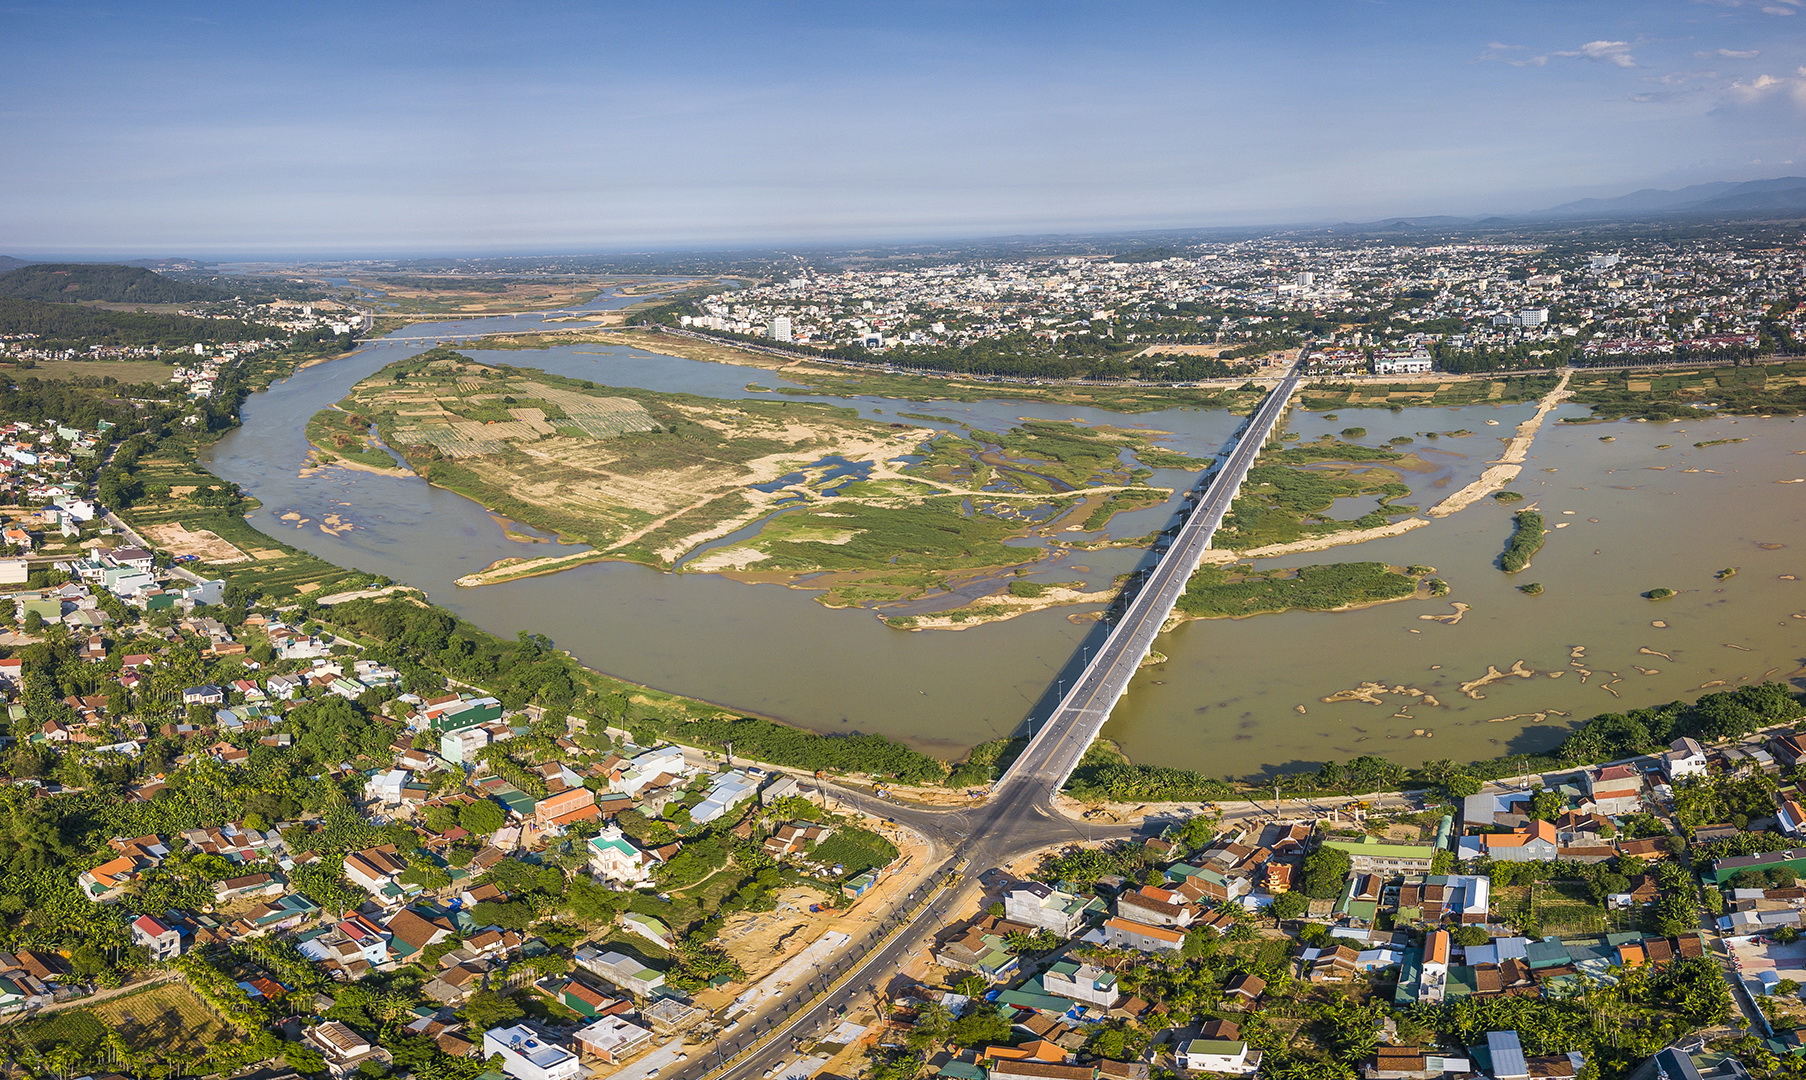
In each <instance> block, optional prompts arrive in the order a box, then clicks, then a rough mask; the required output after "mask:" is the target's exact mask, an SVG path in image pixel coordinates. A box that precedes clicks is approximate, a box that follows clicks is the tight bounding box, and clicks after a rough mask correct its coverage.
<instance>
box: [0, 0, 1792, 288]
mask: <svg viewBox="0 0 1806 1080" xmlns="http://www.w3.org/2000/svg"><path fill="white" fill-rule="evenodd" d="M0 42H5V43H6V44H5V50H4V54H3V55H4V58H5V59H4V63H0V253H7V254H14V255H28V256H29V255H40V256H41V255H48V254H60V255H80V254H84V253H89V254H95V255H99V254H101V253H105V254H106V255H109V256H117V255H124V254H131V255H143V256H178V255H190V256H195V257H221V256H230V255H239V256H246V257H249V256H271V255H285V256H297V255H317V256H337V257H351V256H362V255H368V256H386V255H404V254H412V255H418V254H436V253H464V254H478V253H492V252H510V253H523V254H524V253H555V252H602V251H619V250H645V249H653V248H676V247H692V248H694V247H739V246H755V245H780V246H781V245H783V244H797V245H802V244H830V243H836V242H853V241H861V240H913V239H924V238H935V237H978V236H995V235H1005V234H1015V233H1071V232H1091V231H1111V230H1128V229H1139V228H1168V227H1172V228H1188V227H1210V226H1222V225H1250V224H1285V223H1300V222H1323V221H1338V220H1372V219H1374V218H1379V217H1387V216H1394V215H1427V214H1444V213H1449V214H1472V213H1482V214H1483V213H1510V212H1516V211H1528V210H1535V209H1540V208H1543V207H1547V206H1550V205H1554V204H1556V203H1559V202H1564V201H1567V200H1569V199H1572V198H1576V197H1580V196H1585V195H1615V194H1621V193H1624V192H1627V191H1631V190H1635V189H1638V188H1643V187H1678V186H1683V185H1686V184H1690V183H1698V182H1704V181H1710V180H1726V179H1728V180H1743V179H1758V178H1766V177H1773V176H1786V175H1799V174H1806V0H1648V2H1637V0H1613V2H1581V3H1575V2H1574V0H1548V2H1544V0H1392V2H1387V0H1260V2H1250V0H1228V2H1218V0H1182V2H1166V0H1107V2H1095V3H1079V2H1065V0H1024V2H1019V3H1014V2H985V0H966V2H959V3H953V2H949V3H932V2H919V3H918V2H909V0H873V2H857V0H856V2H848V0H831V2H794V3H783V2H759V0H738V2H734V3H713V2H685V0H659V2H657V3H633V4H629V3H614V2H607V0H592V2H585V0H559V2H509V0H480V2H463V0H358V2H355V3H335V2H331V0H310V2H294V0H278V2H264V0H230V2H218V3H193V2H183V0H159V2H157V3H154V4H153V3H144V2H141V0H131V2H123V3H105V2H84V0H54V2H51V0H43V2H31V0H25V2H17V0H0Z"/></svg>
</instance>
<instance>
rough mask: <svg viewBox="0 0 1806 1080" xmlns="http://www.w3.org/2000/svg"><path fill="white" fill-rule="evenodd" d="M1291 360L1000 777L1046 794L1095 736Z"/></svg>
mask: <svg viewBox="0 0 1806 1080" xmlns="http://www.w3.org/2000/svg"><path fill="white" fill-rule="evenodd" d="M1299 377H1300V376H1299V374H1298V369H1297V367H1296V365H1294V366H1293V368H1292V369H1290V370H1289V371H1288V372H1287V373H1286V376H1285V377H1284V378H1283V379H1281V380H1280V383H1279V385H1278V386H1277V387H1276V388H1275V389H1274V390H1273V392H1272V393H1271V394H1268V395H1267V399H1266V400H1265V401H1263V402H1261V405H1260V408H1258V409H1256V410H1255V411H1254V414H1253V415H1252V416H1250V417H1249V418H1248V422H1247V424H1246V425H1244V426H1243V428H1242V434H1241V436H1240V437H1239V438H1238V439H1237V440H1236V443H1235V448H1234V449H1233V450H1231V451H1230V452H1229V456H1228V457H1227V458H1225V459H1224V460H1223V462H1222V464H1221V466H1219V467H1218V469H1217V471H1216V475H1215V476H1214V477H1213V478H1212V479H1211V481H1210V486H1209V487H1208V488H1206V489H1205V491H1204V494H1203V495H1202V496H1201V497H1200V498H1199V499H1198V504H1197V506H1196V507H1195V508H1194V509H1193V510H1192V512H1191V515H1190V516H1189V517H1188V518H1186V520H1185V523H1184V524H1183V525H1181V526H1180V528H1179V532H1178V534H1177V535H1176V536H1174V537H1173V541H1172V544H1171V545H1170V546H1169V547H1168V548H1167V551H1166V554H1165V555H1164V556H1162V557H1161V559H1160V561H1159V562H1158V563H1157V564H1155V566H1154V568H1153V570H1152V571H1151V572H1150V573H1149V574H1148V576H1147V580H1146V581H1144V582H1143V583H1142V584H1141V586H1140V588H1138V589H1136V590H1135V595H1134V598H1133V599H1132V600H1130V602H1129V606H1128V609H1127V610H1126V611H1124V612H1123V614H1122V617H1121V618H1120V619H1118V620H1117V622H1116V625H1115V626H1114V627H1112V628H1111V630H1110V636H1109V637H1107V638H1105V639H1104V643H1103V645H1102V646H1100V647H1099V648H1098V651H1097V655H1096V656H1095V657H1092V658H1091V661H1090V662H1089V663H1088V664H1087V665H1086V666H1085V670H1084V671H1083V672H1081V673H1080V674H1079V677H1078V679H1077V680H1076V681H1075V682H1074V683H1073V687H1072V689H1071V690H1070V691H1069V692H1067V694H1066V695H1065V696H1064V697H1062V698H1061V699H1060V703H1059V704H1058V705H1057V706H1055V708H1054V711H1053V713H1052V714H1051V715H1050V716H1048V718H1047V719H1046V720H1045V721H1043V722H1042V724H1041V729H1040V731H1038V732H1036V733H1035V737H1034V739H1033V740H1031V741H1030V742H1029V745H1028V749H1027V750H1025V751H1023V753H1022V756H1021V757H1019V758H1017V759H1016V761H1015V763H1014V764H1013V765H1011V766H1010V770H1009V772H1008V773H1006V774H1005V775H1004V778H1003V780H1004V782H1005V783H1008V782H1011V781H1015V780H1018V779H1022V780H1027V781H1029V782H1031V783H1033V784H1035V785H1036V786H1038V787H1041V788H1043V789H1045V790H1046V791H1047V792H1048V794H1049V795H1051V794H1052V793H1053V792H1056V791H1058V790H1060V788H1061V787H1062V786H1064V785H1065V783H1066V780H1067V778H1068V777H1070V776H1071V775H1072V770H1073V769H1074V768H1076V767H1077V766H1078V763H1079V759H1080V758H1082V757H1084V755H1085V751H1086V749H1087V748H1089V747H1090V746H1091V743H1092V742H1093V741H1094V740H1095V739H1096V738H1097V735H1098V732H1099V731H1100V730H1102V728H1103V726H1104V721H1106V720H1108V719H1109V718H1110V711H1111V710H1112V709H1114V708H1116V703H1117V702H1118V701H1120V700H1121V699H1122V696H1123V694H1124V693H1125V692H1127V691H1128V689H1129V680H1131V679H1133V678H1134V677H1135V672H1136V671H1137V670H1139V669H1140V667H1141V662H1142V661H1143V660H1144V659H1146V658H1147V655H1148V650H1149V649H1151V648H1153V645H1154V637H1155V635H1157V634H1159V633H1160V627H1161V626H1162V625H1163V624H1164V623H1165V622H1166V619H1167V616H1169V615H1171V614H1172V613H1173V605H1174V604H1176V603H1177V602H1178V600H1179V596H1180V595H1181V594H1182V593H1184V592H1185V585H1186V582H1188V581H1190V580H1191V575H1192V573H1193V572H1194V571H1195V570H1197V568H1198V560H1199V559H1201V558H1203V556H1204V552H1205V549H1207V548H1209V547H1210V540H1211V537H1212V536H1214V535H1215V534H1216V531H1217V527H1218V526H1220V525H1221V524H1222V523H1223V516H1224V515H1225V514H1227V513H1228V512H1229V506H1230V504H1231V503H1233V502H1234V501H1235V496H1236V494H1237V493H1238V492H1240V491H1241V489H1242V481H1243V480H1245V479H1246V478H1247V476H1248V470H1249V469H1250V468H1252V467H1253V465H1254V462H1255V459H1256V458H1258V457H1259V456H1260V451H1261V447H1262V446H1264V445H1265V444H1266V441H1267V436H1268V435H1270V434H1271V433H1272V431H1273V426H1274V425H1275V424H1276V423H1278V421H1279V417H1280V415H1281V414H1282V413H1284V411H1285V406H1286V402H1287V401H1289V400H1290V399H1291V396H1292V392H1293V391H1294V390H1296V389H1297V388H1298V380H1299Z"/></svg>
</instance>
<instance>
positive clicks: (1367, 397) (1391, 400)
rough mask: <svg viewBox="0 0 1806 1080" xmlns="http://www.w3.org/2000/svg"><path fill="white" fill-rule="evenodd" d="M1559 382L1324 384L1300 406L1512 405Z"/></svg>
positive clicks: (1538, 378) (1539, 378) (1522, 378)
mask: <svg viewBox="0 0 1806 1080" xmlns="http://www.w3.org/2000/svg"><path fill="white" fill-rule="evenodd" d="M1558 378H1559V376H1556V375H1512V376H1502V377H1500V378H1496V379H1487V378H1475V379H1425V380H1423V381H1421V382H1398V383H1370V382H1335V381H1333V380H1324V381H1321V382H1313V383H1310V384H1307V385H1306V386H1305V388H1304V390H1303V391H1302V392H1301V394H1300V397H1299V404H1300V405H1301V406H1302V407H1303V408H1306V409H1311V410H1314V411H1318V412H1321V411H1325V410H1329V409H1347V408H1358V407H1360V406H1362V405H1395V404H1396V405H1434V406H1454V405H1481V404H1494V405H1498V404H1509V403H1512V402H1517V401H1528V400H1530V399H1532V398H1537V397H1541V396H1542V395H1543V394H1546V393H1548V392H1549V390H1550V389H1551V388H1553V387H1554V386H1555V382H1556V380H1557V379H1558Z"/></svg>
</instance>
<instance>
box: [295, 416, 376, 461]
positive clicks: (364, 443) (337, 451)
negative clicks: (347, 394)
mask: <svg viewBox="0 0 1806 1080" xmlns="http://www.w3.org/2000/svg"><path fill="white" fill-rule="evenodd" d="M370 425H371V421H370V418H369V417H367V416H364V415H362V414H360V413H349V412H346V411H344V410H343V409H339V408H335V407H331V406H328V407H327V408H324V409H321V410H320V411H319V412H317V413H315V414H313V416H311V417H309V418H308V421H307V441H308V442H309V443H311V444H313V446H314V448H315V449H317V450H318V451H319V452H320V459H321V460H322V461H323V462H331V461H333V460H336V459H340V458H343V459H345V460H348V461H355V462H357V463H358V464H360V465H368V466H370V467H371V468H376V469H393V468H395V467H396V465H395V459H394V458H392V457H390V456H389V454H388V451H386V450H384V449H383V448H382V447H380V446H377V445H376V444H375V443H374V442H372V441H371V438H370Z"/></svg>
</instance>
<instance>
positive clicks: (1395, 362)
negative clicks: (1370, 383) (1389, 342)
mask: <svg viewBox="0 0 1806 1080" xmlns="http://www.w3.org/2000/svg"><path fill="white" fill-rule="evenodd" d="M1435 366H1436V365H1435V362H1434V361H1433V360H1431V359H1430V354H1429V353H1428V352H1425V351H1424V350H1422V349H1419V350H1417V351H1416V352H1414V353H1412V354H1410V355H1409V356H1381V357H1375V358H1374V361H1373V373H1374V374H1375V375H1428V374H1429V373H1430V371H1431V370H1432V369H1433V368H1434V367H1435Z"/></svg>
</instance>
